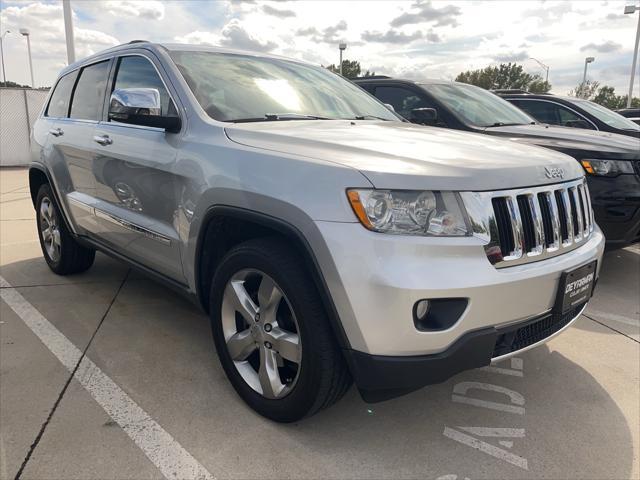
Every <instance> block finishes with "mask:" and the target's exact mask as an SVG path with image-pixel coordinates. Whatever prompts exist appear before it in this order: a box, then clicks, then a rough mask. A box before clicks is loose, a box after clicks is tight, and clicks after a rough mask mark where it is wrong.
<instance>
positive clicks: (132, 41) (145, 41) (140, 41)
mask: <svg viewBox="0 0 640 480" xmlns="http://www.w3.org/2000/svg"><path fill="white" fill-rule="evenodd" d="M132 43H149V40H131V41H130V42H128V43H127V45H131V44H132Z"/></svg>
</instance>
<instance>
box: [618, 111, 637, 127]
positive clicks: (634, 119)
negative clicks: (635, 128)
mask: <svg viewBox="0 0 640 480" xmlns="http://www.w3.org/2000/svg"><path fill="white" fill-rule="evenodd" d="M616 113H619V114H620V115H622V116H623V117H624V118H628V119H629V120H631V121H632V122H633V123H637V124H638V125H640V108H621V109H620V110H616Z"/></svg>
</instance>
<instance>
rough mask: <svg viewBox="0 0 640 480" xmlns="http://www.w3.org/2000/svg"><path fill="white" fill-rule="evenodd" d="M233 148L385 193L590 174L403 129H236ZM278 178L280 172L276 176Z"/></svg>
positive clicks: (554, 158)
mask: <svg viewBox="0 0 640 480" xmlns="http://www.w3.org/2000/svg"><path fill="white" fill-rule="evenodd" d="M225 131H226V133H227V136H228V137H229V138H230V139H231V140H232V141H234V142H237V143H240V144H243V145H247V146H250V147H255V148H260V149H264V150H271V151H277V152H282V153H287V154H292V155H296V156H299V157H306V158H313V159H318V160H323V161H328V162H333V163H338V164H341V165H344V166H347V167H351V168H354V169H357V170H359V171H360V172H362V173H363V174H364V175H365V176H366V177H367V178H368V179H369V180H370V181H371V182H372V183H373V184H374V185H375V186H376V187H378V188H402V189H441V190H499V189H506V188H515V187H521V186H531V185H541V184H547V183H553V181H558V179H554V180H550V179H549V177H548V176H547V175H546V171H545V167H559V168H562V169H563V171H564V173H565V175H564V180H569V179H574V178H578V177H581V176H582V175H583V172H582V168H581V167H579V165H578V164H577V162H575V161H574V160H573V159H571V158H570V157H567V156H565V155H562V154H559V153H557V152H553V151H550V150H547V149H543V148H536V147H531V146H526V145H520V144H518V143H515V142H507V141H503V140H500V139H493V138H490V137H488V136H486V135H481V134H472V133H463V132H457V131H453V130H445V129H441V128H435V127H422V126H418V125H413V124H410V123H402V122H380V121H349V120H331V121H327V120H315V121H313V120H311V121H307V120H300V121H287V122H260V123H249V124H237V125H233V126H229V127H227V128H226V129H225ZM274 174H276V175H277V172H274Z"/></svg>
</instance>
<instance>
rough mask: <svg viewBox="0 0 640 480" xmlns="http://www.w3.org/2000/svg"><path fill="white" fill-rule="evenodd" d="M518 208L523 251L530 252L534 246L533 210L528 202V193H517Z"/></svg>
mask: <svg viewBox="0 0 640 480" xmlns="http://www.w3.org/2000/svg"><path fill="white" fill-rule="evenodd" d="M518 209H519V210H520V216H521V217H522V234H523V236H524V251H525V252H530V251H531V250H533V249H534V248H535V246H536V239H535V226H534V224H533V212H532V211H531V204H530V203H529V195H518Z"/></svg>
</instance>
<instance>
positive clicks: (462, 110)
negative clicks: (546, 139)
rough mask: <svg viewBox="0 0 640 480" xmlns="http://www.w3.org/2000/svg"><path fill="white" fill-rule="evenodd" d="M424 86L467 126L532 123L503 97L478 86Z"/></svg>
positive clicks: (452, 84)
mask: <svg viewBox="0 0 640 480" xmlns="http://www.w3.org/2000/svg"><path fill="white" fill-rule="evenodd" d="M424 88H425V90H427V91H428V92H429V93H431V95H433V96H434V97H435V98H436V99H438V100H439V101H440V102H442V103H443V104H445V105H446V106H447V107H448V108H450V109H451V110H453V112H454V113H456V114H457V115H458V116H459V117H460V118H461V120H462V121H464V122H465V123H467V124H469V125H473V126H476V127H498V126H503V125H527V124H530V123H534V122H535V120H533V118H531V117H529V116H528V115H527V114H526V113H524V112H522V111H521V110H519V109H518V108H516V107H514V106H513V105H511V104H510V103H509V102H507V101H506V100H503V99H501V98H500V97H498V96H497V95H495V94H493V93H491V92H488V91H486V90H483V89H482V88H480V87H474V86H472V85H463V84H455V83H451V84H449V83H443V84H429V85H424Z"/></svg>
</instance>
